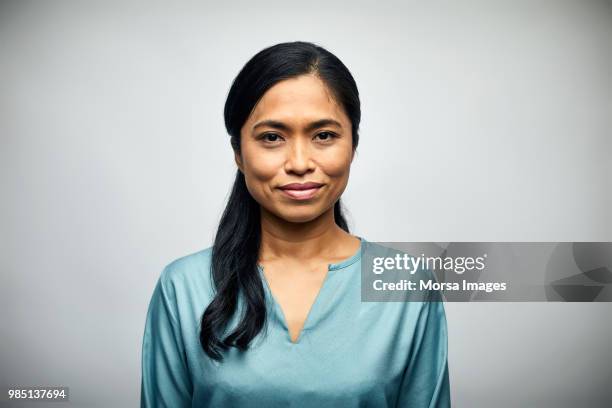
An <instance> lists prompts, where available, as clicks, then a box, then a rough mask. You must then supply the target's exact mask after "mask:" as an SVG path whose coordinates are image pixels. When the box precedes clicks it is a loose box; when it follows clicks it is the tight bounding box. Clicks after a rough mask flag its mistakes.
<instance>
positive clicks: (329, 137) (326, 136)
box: [317, 132, 338, 142]
mask: <svg viewBox="0 0 612 408" xmlns="http://www.w3.org/2000/svg"><path fill="white" fill-rule="evenodd" d="M317 136H320V137H321V140H322V141H324V142H327V141H330V140H332V139H334V138H336V137H338V135H336V134H335V133H333V132H321V133H317Z"/></svg>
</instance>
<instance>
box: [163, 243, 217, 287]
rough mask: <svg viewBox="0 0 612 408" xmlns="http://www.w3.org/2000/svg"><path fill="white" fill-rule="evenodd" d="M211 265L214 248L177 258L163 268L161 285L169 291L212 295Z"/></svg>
mask: <svg viewBox="0 0 612 408" xmlns="http://www.w3.org/2000/svg"><path fill="white" fill-rule="evenodd" d="M211 263H212V247H208V248H204V249H201V250H199V251H197V252H192V253H188V254H186V255H183V256H180V257H178V258H175V259H173V260H172V261H170V262H169V263H168V264H167V265H166V266H165V267H164V268H163V270H162V272H161V275H160V277H159V281H160V284H161V285H162V288H163V289H165V290H167V291H173V292H184V291H192V290H204V291H205V292H210V293H212V279H211V273H210V271H211V268H210V267H211ZM205 292H201V291H200V293H205Z"/></svg>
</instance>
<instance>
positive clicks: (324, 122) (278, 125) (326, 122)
mask: <svg viewBox="0 0 612 408" xmlns="http://www.w3.org/2000/svg"><path fill="white" fill-rule="evenodd" d="M330 125H332V126H338V127H339V128H340V129H342V125H341V124H340V122H338V121H337V120H334V119H331V118H325V119H319V120H315V121H314V122H310V123H309V124H308V125H306V127H305V128H304V130H306V131H307V132H309V131H312V130H315V129H317V128H320V127H323V126H330ZM260 126H269V127H272V128H275V129H279V130H284V131H289V130H291V127H290V126H288V125H287V124H285V123H283V122H281V121H278V120H274V119H267V120H262V121H261V122H257V123H256V124H255V125H254V126H253V130H255V129H256V128H258V127H260Z"/></svg>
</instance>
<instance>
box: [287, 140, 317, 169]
mask: <svg viewBox="0 0 612 408" xmlns="http://www.w3.org/2000/svg"><path fill="white" fill-rule="evenodd" d="M314 168H315V163H314V161H313V160H312V157H311V150H310V146H309V144H308V143H306V142H305V141H304V139H303V138H295V139H294V141H293V143H291V146H289V149H287V158H286V160H285V171H286V172H287V173H297V174H304V173H306V172H308V171H312V170H314Z"/></svg>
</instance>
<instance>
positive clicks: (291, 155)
mask: <svg viewBox="0 0 612 408" xmlns="http://www.w3.org/2000/svg"><path fill="white" fill-rule="evenodd" d="M240 148H241V152H240V153H238V152H235V160H236V164H237V165H238V167H239V168H240V170H241V171H242V172H243V174H244V176H245V181H246V185H247V189H248V190H249V192H250V193H251V195H252V196H253V198H254V199H255V200H256V201H257V202H258V203H259V204H260V205H261V206H262V209H263V210H265V211H268V212H270V213H272V214H274V215H276V216H278V217H280V218H282V219H284V220H287V221H290V222H307V221H310V220H313V219H315V218H317V217H318V216H320V215H321V214H322V213H324V212H325V211H327V210H329V209H330V208H332V207H333V205H334V204H335V203H336V201H337V200H338V199H339V198H340V196H341V195H342V193H343V192H344V189H345V188H346V185H347V183H348V179H349V172H350V166H351V162H352V160H353V156H354V150H353V142H352V131H351V122H350V119H349V118H348V116H347V115H346V113H345V111H344V109H343V108H342V107H341V106H340V105H338V103H337V102H336V101H335V99H334V97H333V95H332V93H331V92H330V90H329V89H328V88H327V86H326V85H325V84H324V82H322V81H321V80H320V79H319V78H318V77H317V76H315V75H312V74H308V75H300V76H298V77H295V78H290V79H286V80H283V81H280V82H278V83H276V84H275V85H274V86H272V87H271V88H270V89H268V91H266V93H265V94H264V95H263V96H262V98H261V99H260V100H259V102H258V103H257V104H256V105H255V108H254V110H253V111H252V112H251V114H250V116H249V117H248V119H247V120H246V122H245V123H244V125H243V126H242V129H241V142H240Z"/></svg>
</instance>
